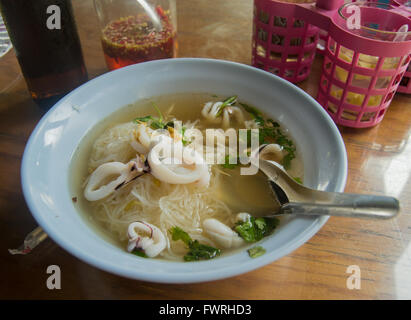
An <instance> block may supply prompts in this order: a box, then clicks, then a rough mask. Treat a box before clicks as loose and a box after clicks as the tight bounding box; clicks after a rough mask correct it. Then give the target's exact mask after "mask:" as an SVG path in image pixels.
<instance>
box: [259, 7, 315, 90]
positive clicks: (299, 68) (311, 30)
mask: <svg viewBox="0 0 411 320" xmlns="http://www.w3.org/2000/svg"><path fill="white" fill-rule="evenodd" d="M294 11H295V4H292V3H282V2H278V1H274V0H254V24H253V51H252V65H253V66H254V67H257V68H260V69H263V70H265V71H268V72H271V73H273V74H275V75H278V76H280V77H282V78H285V79H287V80H288V81H290V82H293V83H297V82H300V81H302V80H304V79H305V78H307V77H308V75H309V74H310V70H311V65H312V63H313V60H314V58H315V51H316V47H317V42H318V31H319V29H318V28H317V27H315V26H313V25H310V24H308V23H307V22H306V21H305V20H304V19H296V18H295V17H294Z"/></svg>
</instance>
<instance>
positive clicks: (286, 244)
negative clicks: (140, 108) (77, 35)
mask: <svg viewBox="0 0 411 320" xmlns="http://www.w3.org/2000/svg"><path fill="white" fill-rule="evenodd" d="M178 92H205V93H215V94H218V95H226V96H229V95H233V94H238V95H239V98H240V99H241V100H243V101H247V102H250V103H252V104H253V105H255V106H257V107H258V108H260V109H261V110H263V111H264V112H266V113H267V114H268V115H270V116H272V117H273V118H275V119H277V120H278V121H279V122H280V123H281V124H282V125H283V126H284V127H286V128H288V129H289V130H290V132H291V134H292V136H293V138H294V140H295V141H296V142H297V147H298V149H299V152H300V153H301V155H302V159H303V163H304V168H305V169H304V183H305V184H306V185H307V186H310V187H314V188H318V189H322V190H327V191H343V189H344V186H345V183H346V176H347V157H346V151H345V147H344V143H343V140H342V138H341V136H340V134H339V131H338V129H337V127H336V126H335V124H334V122H333V121H332V120H331V118H330V117H329V116H328V115H327V113H326V112H325V111H324V110H323V108H322V107H321V106H320V105H319V104H318V103H317V102H316V101H315V100H314V99H312V98H311V97H310V96H309V95H308V94H306V93H305V92H303V91H302V90H300V89H299V88H297V87H296V86H294V85H292V84H291V83H289V82H287V81H285V80H283V79H281V78H278V77H276V76H274V75H271V74H269V73H268V72H264V71H261V70H258V69H255V68H252V67H249V66H246V65H242V64H238V63H233V62H228V61H220V60H209V59H172V60H158V61H152V62H147V63H142V64H137V65H132V66H129V67H126V68H123V69H119V70H116V71H113V72H109V73H106V74H104V75H102V76H100V77H98V78H96V79H93V80H91V81H89V82H87V83H86V84H84V85H82V86H81V87H79V88H77V89H76V90H74V91H73V92H71V93H70V94H69V95H67V96H66V97H65V98H63V99H62V100H61V101H59V102H58V103H57V104H56V105H55V106H54V107H53V108H52V109H51V110H50V111H49V112H48V113H47V114H46V115H45V116H44V117H43V118H42V119H41V121H40V122H39V124H38V125H37V127H36V128H35V130H34V131H33V133H32V135H31V137H30V139H29V141H28V143H27V146H26V149H25V151H24V156H23V163H22V169H21V170H22V185H23V192H24V196H25V199H26V201H27V204H28V206H29V208H30V210H31V212H32V214H33V216H34V218H35V219H36V220H37V222H38V223H39V225H40V226H41V227H42V228H43V229H44V230H45V231H46V233H47V234H48V235H49V236H50V237H51V238H52V239H53V240H54V241H55V242H57V243H58V244H59V245H60V246H61V247H63V248H64V249H66V250H67V251H69V252H70V253H71V254H73V255H74V256H76V257H77V258H79V259H81V260H83V261H85V262H87V263H89V264H91V265H93V266H95V267H97V268H100V269H103V270H105V271H108V272H111V273H114V274H117V275H121V276H124V277H129V278H133V279H140V280H146V281H152V282H164V283H191V282H202V281H210V280H216V279H222V278H227V277H231V276H234V275H238V274H241V273H244V272H247V271H251V270H253V269H256V268H258V267H261V266H264V265H266V264H269V263H271V262H273V261H275V260H277V259H279V258H281V257H283V256H285V255H287V254H289V253H290V252H292V251H293V250H295V249H296V248H298V247H299V246H301V245H302V244H304V243H305V242H306V241H307V240H308V239H310V238H311V237H312V236H313V235H314V234H315V233H316V232H317V231H318V230H319V229H320V228H321V227H322V226H323V225H324V223H325V222H326V221H327V219H328V217H326V216H322V217H312V218H305V217H304V218H302V217H296V218H292V219H289V220H287V221H286V222H285V223H283V224H282V225H281V226H280V227H279V228H278V229H277V230H276V231H275V233H274V234H273V235H272V236H270V237H268V238H266V239H264V240H263V243H262V245H263V246H264V247H265V248H266V250H267V253H266V254H265V255H263V256H261V257H259V258H256V259H251V258H250V257H249V255H248V253H247V252H246V250H243V251H240V252H238V253H235V254H231V255H227V256H222V257H219V258H216V259H214V260H208V261H199V262H192V263H187V262H169V261H164V260H156V259H143V258H139V257H136V256H134V255H131V254H129V253H127V252H126V251H125V250H121V249H120V248H118V247H116V246H115V245H113V244H111V243H109V242H107V241H105V240H103V239H102V238H100V236H99V235H98V234H97V233H96V232H95V231H93V230H92V229H91V228H90V227H89V224H88V223H87V222H85V221H84V218H83V217H82V216H81V215H80V214H79V213H78V212H77V211H76V209H75V207H74V205H73V203H72V199H71V197H72V195H71V194H70V191H69V175H70V172H69V171H68V168H69V166H70V162H71V159H72V156H73V154H74V152H75V151H76V148H77V147H78V145H79V142H80V141H81V139H82V138H83V137H84V136H85V135H86V134H87V132H88V131H89V130H90V129H91V128H92V127H93V126H94V125H96V124H97V123H98V122H100V121H101V120H102V119H104V118H105V117H106V116H108V115H109V114H111V113H112V112H114V111H115V110H117V109H119V108H121V107H123V106H125V105H127V104H129V103H133V102H135V101H137V100H139V99H144V98H149V97H153V96H158V95H162V94H169V93H178Z"/></svg>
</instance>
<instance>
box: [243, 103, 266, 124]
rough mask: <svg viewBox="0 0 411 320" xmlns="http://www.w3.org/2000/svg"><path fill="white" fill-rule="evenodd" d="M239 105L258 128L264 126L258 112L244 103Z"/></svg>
mask: <svg viewBox="0 0 411 320" xmlns="http://www.w3.org/2000/svg"><path fill="white" fill-rule="evenodd" d="M240 105H241V106H242V107H243V108H244V110H245V111H247V112H248V113H249V114H251V115H252V116H253V118H254V121H255V122H256V123H257V124H258V125H259V126H264V118H263V116H262V114H261V112H260V111H259V110H257V109H256V108H254V107H252V106H249V105H248V104H245V103H240Z"/></svg>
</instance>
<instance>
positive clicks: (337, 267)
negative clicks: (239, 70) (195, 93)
mask: <svg viewBox="0 0 411 320" xmlns="http://www.w3.org/2000/svg"><path fill="white" fill-rule="evenodd" d="M92 2H93V1H92V0H82V1H80V0H74V1H73V4H74V7H75V14H76V18H77V24H78V28H79V32H80V36H81V41H82V47H83V51H84V54H85V59H86V65H87V68H88V72H89V75H90V77H91V78H92V77H95V76H98V75H100V74H102V73H104V72H106V71H107V69H106V66H105V63H104V59H103V55H102V50H101V47H100V41H99V27H98V21H97V18H96V16H95V13H94V9H93V4H92ZM177 2H178V30H179V32H178V37H179V56H180V57H207V58H219V59H227V60H232V61H237V62H241V63H245V64H250V61H251V27H252V23H251V19H252V0H231V1H221V0H208V1H203V0H178V1H177ZM320 67H321V58H317V60H316V61H315V64H314V67H313V71H312V74H311V76H310V77H309V79H308V80H306V81H305V82H303V83H302V84H300V87H302V88H303V89H304V90H306V91H307V92H309V93H310V94H311V95H315V94H316V91H317V83H318V78H319V73H320ZM0 70H1V72H0V77H2V79H3V80H4V79H6V80H7V82H8V84H9V88H8V89H7V90H6V91H4V92H2V93H0V181H1V184H0V237H1V241H0V259H1V260H0V261H1V262H0V298H24V299H34V298H36V299H43V298H53V299H63V298H65V299H72V298H78V299H89V298H94V299H96V298H114V299H385V298H388V299H410V298H411V165H410V161H411V141H409V137H410V128H411V98H410V96H407V95H403V94H397V95H396V96H395V98H394V100H393V102H392V103H391V106H390V108H389V111H388V113H387V114H386V116H385V119H384V120H383V122H382V123H381V124H380V125H378V126H376V127H374V128H371V129H362V130H354V129H349V128H340V129H341V133H342V135H343V137H344V141H345V144H346V147H347V152H348V162H349V171H348V182H347V187H346V191H347V192H355V193H376V194H386V195H392V196H395V197H398V198H399V199H400V201H401V206H402V214H401V215H400V216H399V217H398V218H396V219H393V220H389V221H376V220H358V219H343V218H330V219H329V221H328V222H327V224H326V225H325V226H324V227H323V228H322V229H321V230H320V231H319V232H318V233H317V234H316V235H315V236H314V237H313V238H312V239H311V240H309V241H308V242H307V243H306V244H304V245H303V246H302V247H300V248H299V249H297V250H295V251H294V252H292V253H291V254H289V255H288V256H286V257H283V258H281V259H279V260H278V261H276V262H274V263H271V264H269V265H267V266H265V267H263V268H261V269H258V270H255V271H252V272H249V273H247V274H244V275H241V276H237V277H233V278H230V279H225V280H221V281H215V282H209V283H200V284H189V285H164V284H153V283H147V282H140V281H132V280H128V279H124V278H121V277H118V276H114V275H111V274H109V273H106V272H103V271H100V270H98V269H95V268H93V267H91V266H89V265H87V264H85V263H83V262H82V261H80V260H77V259H76V258H74V257H73V256H72V255H70V254H69V253H68V252H66V251H64V250H63V249H61V248H60V247H58V246H57V245H56V244H55V243H54V242H53V241H52V240H51V239H48V240H46V241H45V242H43V243H42V244H41V245H40V246H38V247H37V248H36V249H35V250H34V251H33V252H32V253H31V254H29V255H26V256H12V255H10V254H9V253H8V251H7V249H8V248H14V247H17V246H19V245H20V244H21V242H22V240H23V239H24V237H25V236H26V234H27V233H29V232H30V231H31V230H33V229H34V228H35V226H36V223H35V221H34V219H33V217H32V216H31V214H30V212H29V210H28V208H27V206H26V204H25V201H24V198H23V194H22V189H21V184H20V164H21V158H22V154H23V150H24V146H25V144H26V142H27V139H28V138H29V135H30V133H31V131H32V130H33V129H34V127H35V125H36V123H37V122H38V120H39V119H40V117H41V116H42V112H41V110H40V109H39V108H38V107H37V106H36V105H35V104H34V103H33V102H32V101H31V99H30V97H29V94H28V92H27V89H26V85H25V83H24V80H23V78H22V77H21V76H20V77H19V74H20V71H19V67H18V65H17V61H16V58H15V55H14V52H13V51H11V52H10V53H8V54H7V56H5V57H3V58H1V59H0ZM16 77H17V78H16ZM0 79H1V78H0ZM49 265H58V266H60V267H61V272H62V289H61V290H48V289H47V287H46V279H47V277H48V276H49V275H48V274H47V273H46V269H47V267H48V266H49ZM352 265H357V266H359V267H360V271H361V289H360V290H356V289H353V290H350V289H348V288H347V278H348V277H349V275H350V274H348V273H346V271H347V268H348V267H349V266H352Z"/></svg>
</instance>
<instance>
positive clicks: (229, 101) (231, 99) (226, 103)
mask: <svg viewBox="0 0 411 320" xmlns="http://www.w3.org/2000/svg"><path fill="white" fill-rule="evenodd" d="M236 101H237V96H232V97H229V98H227V99H225V100H224V101H223V104H222V105H221V106H220V108H219V109H218V111H217V114H216V117H219V116H221V114H222V113H223V110H224V108H225V107H227V106H231V105H232V104H234V103H235V102H236Z"/></svg>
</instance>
